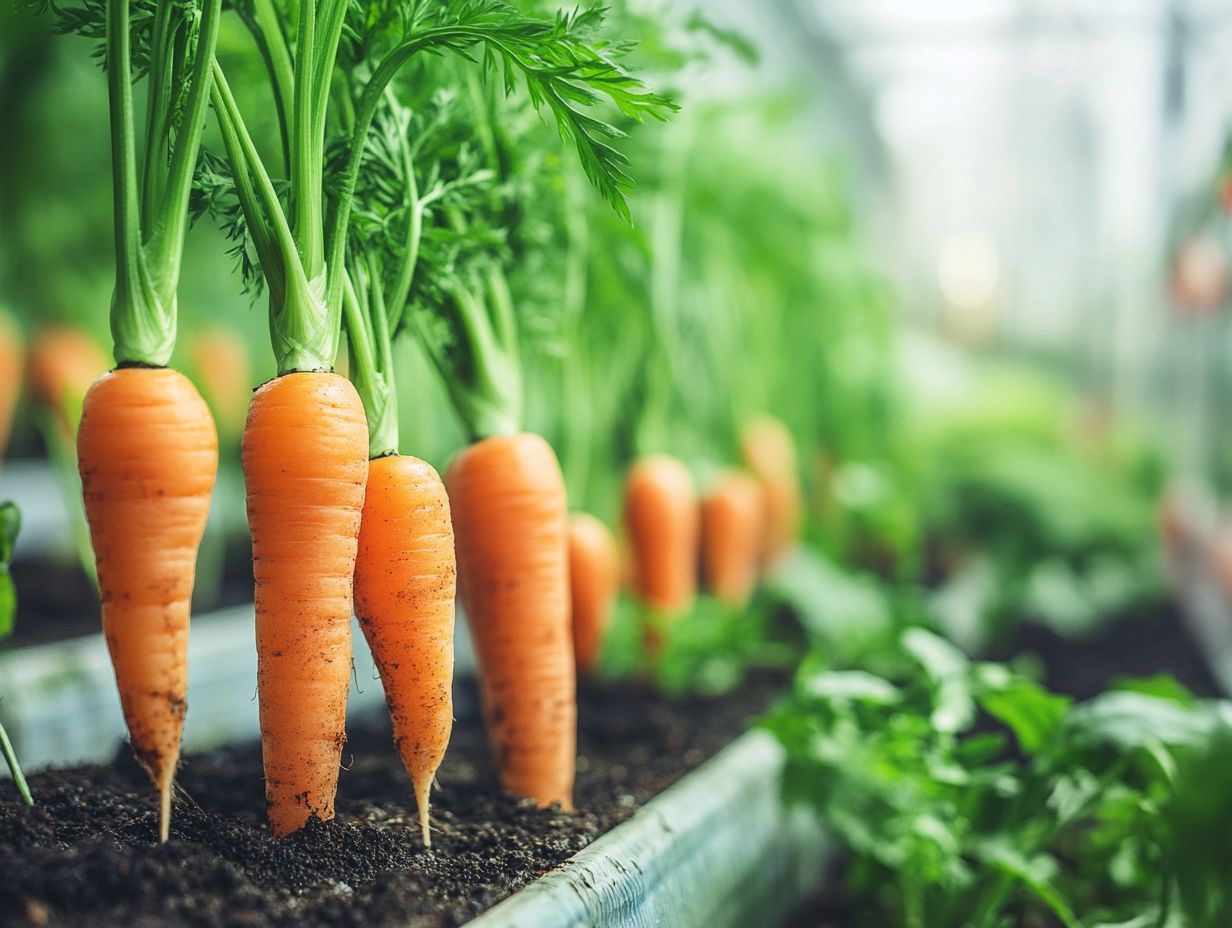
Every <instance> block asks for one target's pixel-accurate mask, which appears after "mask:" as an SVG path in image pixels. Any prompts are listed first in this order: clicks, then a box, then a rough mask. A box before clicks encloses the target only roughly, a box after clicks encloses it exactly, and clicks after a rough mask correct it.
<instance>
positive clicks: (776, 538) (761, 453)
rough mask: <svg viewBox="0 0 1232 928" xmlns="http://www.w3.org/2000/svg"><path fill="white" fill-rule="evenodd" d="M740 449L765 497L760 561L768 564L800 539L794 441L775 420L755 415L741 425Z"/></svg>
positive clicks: (800, 501)
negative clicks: (763, 531)
mask: <svg viewBox="0 0 1232 928" xmlns="http://www.w3.org/2000/svg"><path fill="white" fill-rule="evenodd" d="M740 450H741V455H742V457H743V458H744V463H745V465H746V466H747V467H748V468H749V470H750V471H752V472H753V474H754V476H756V477H757V479H758V480H759V481H760V482H761V486H762V494H763V497H764V499H765V534H764V543H763V552H762V562H763V564H766V565H769V564H772V563H773V562H774V561H776V560H777V559H778V558H779V557H780V556H781V555H782V554H783V553H784V552H786V551H787V550H788V549H790V548H791V547H793V546H794V545H795V544H796V542H797V541H799V539H800V527H801V522H802V515H803V513H802V509H803V505H804V503H803V495H804V494H803V491H802V490H801V488H800V473H799V465H798V463H797V460H796V443H795V440H794V439H793V438H792V436H791V432H789V431H788V430H787V426H785V425H784V424H783V423H782V422H780V421H779V420H778V419H775V418H774V417H773V416H758V417H757V418H755V419H752V420H750V421H749V422H748V423H747V424H746V425H745V427H744V429H743V431H742V433H741V436H740Z"/></svg>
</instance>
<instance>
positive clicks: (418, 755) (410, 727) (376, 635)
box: [355, 455, 457, 847]
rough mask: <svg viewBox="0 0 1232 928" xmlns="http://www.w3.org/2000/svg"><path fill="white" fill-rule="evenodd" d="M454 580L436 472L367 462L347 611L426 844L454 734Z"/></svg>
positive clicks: (401, 459)
mask: <svg viewBox="0 0 1232 928" xmlns="http://www.w3.org/2000/svg"><path fill="white" fill-rule="evenodd" d="M456 574H457V571H456V569H455V564H454V546H453V526H452V525H451V523H450V516H449V498H448V497H447V496H446V495H445V485H444V484H443V483H441V478H440V477H439V476H438V475H437V473H436V470H435V469H434V468H433V467H432V465H431V464H427V463H425V462H424V461H421V460H419V459H418V458H413V457H405V456H403V455H389V456H387V457H381V458H376V459H374V460H373V461H371V462H370V464H369V465H368V490H367V493H366V494H365V496H364V512H363V521H362V524H361V525H360V529H359V553H358V556H357V558H356V561H355V613H356V615H358V616H359V624H360V627H361V628H363V630H364V637H366V638H367V639H368V644H369V645H370V646H371V648H372V656H373V658H374V659H375V660H376V665H377V668H378V669H379V670H380V672H381V681H382V682H383V683H384V686H385V701H386V703H387V704H388V705H389V714H390V716H391V718H392V719H393V727H394V743H395V744H396V745H397V747H398V753H399V754H401V755H402V763H403V765H404V766H405V767H406V771H407V773H408V774H410V777H411V785H412V787H413V788H414V791H415V804H416V806H417V807H418V809H419V825H420V828H421V830H422V832H423V842H424V845H425V846H426V847H431V846H432V838H431V835H430V834H429V831H428V794H429V791H430V789H431V788H432V780H433V777H435V776H436V771H437V768H438V767H440V765H441V760H442V759H443V758H444V756H445V748H446V747H448V745H449V734H450V732H451V731H452V730H453V621H454V590H455V586H456Z"/></svg>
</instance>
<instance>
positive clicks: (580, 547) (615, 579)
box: [569, 512, 620, 674]
mask: <svg viewBox="0 0 1232 928" xmlns="http://www.w3.org/2000/svg"><path fill="white" fill-rule="evenodd" d="M619 590H620V556H619V553H618V551H617V549H616V539H615V538H613V537H612V532H611V530H610V529H608V527H607V526H606V525H604V524H603V523H602V522H600V521H599V520H598V519H596V518H595V517H594V516H592V515H590V514H588V513H585V512H578V513H574V514H573V515H572V516H570V518H569V599H570V607H571V612H572V616H573V651H574V657H575V660H576V662H577V669H578V673H580V674H591V673H593V672H594V670H595V665H596V664H597V663H598V660H599V651H600V649H601V647H602V645H603V635H604V632H606V631H607V626H608V623H609V622H610V621H611V617H612V610H613V608H614V607H615V605H616V596H617V593H618V592H619Z"/></svg>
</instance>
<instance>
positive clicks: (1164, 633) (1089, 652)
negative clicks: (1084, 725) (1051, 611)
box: [988, 600, 1223, 700]
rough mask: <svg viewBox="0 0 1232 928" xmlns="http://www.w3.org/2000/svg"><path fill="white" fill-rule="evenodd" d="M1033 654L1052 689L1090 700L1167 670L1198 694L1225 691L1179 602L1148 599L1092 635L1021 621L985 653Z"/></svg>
mask: <svg viewBox="0 0 1232 928" xmlns="http://www.w3.org/2000/svg"><path fill="white" fill-rule="evenodd" d="M1023 655H1031V656H1034V657H1035V658H1037V659H1038V660H1039V662H1040V665H1041V667H1042V669H1043V681H1042V682H1043V683H1045V684H1046V685H1047V686H1048V687H1049V688H1050V689H1052V690H1054V691H1056V692H1060V693H1065V694H1067V695H1069V696H1073V697H1074V698H1076V699H1080V700H1081V699H1091V698H1092V697H1094V696H1098V695H1099V694H1100V693H1102V692H1104V691H1105V690H1107V689H1108V688H1109V687H1110V686H1111V685H1112V684H1114V683H1116V682H1117V681H1118V680H1120V679H1123V678H1125V677H1150V676H1154V675H1156V674H1168V675H1170V676H1173V677H1175V678H1176V680H1177V681H1178V682H1180V683H1182V684H1184V685H1185V686H1186V687H1188V688H1189V689H1190V690H1191V691H1193V692H1194V693H1195V694H1196V695H1198V696H1202V697H1211V698H1214V697H1219V696H1222V695H1223V692H1222V691H1221V689H1220V687H1219V683H1218V682H1217V681H1216V680H1215V678H1214V676H1213V675H1212V674H1211V670H1210V666H1209V665H1208V664H1207V662H1206V659H1205V658H1204V657H1203V655H1202V650H1201V648H1200V647H1199V646H1198V644H1197V642H1195V641H1194V639H1193V637H1192V636H1191V635H1190V634H1189V630H1188V629H1187V628H1186V627H1185V620H1184V618H1183V617H1182V616H1181V611H1180V607H1179V606H1178V605H1177V604H1176V603H1174V602H1172V601H1170V600H1163V601H1160V602H1155V603H1149V604H1146V605H1144V606H1141V607H1139V608H1137V609H1134V610H1133V611H1131V612H1128V613H1126V614H1125V615H1122V616H1117V617H1116V618H1114V619H1113V620H1112V621H1110V622H1108V623H1107V624H1105V625H1103V626H1101V627H1100V628H1099V629H1097V630H1096V631H1095V632H1093V633H1092V634H1090V635H1087V636H1084V637H1081V638H1067V637H1065V636H1063V635H1060V634H1058V633H1057V632H1055V631H1053V630H1052V629H1051V628H1049V627H1047V626H1046V625H1043V624H1041V623H1038V622H1032V621H1027V622H1023V623H1021V624H1019V625H1018V626H1017V627H1016V628H1015V629H1014V631H1013V633H1012V635H1011V637H1010V638H1009V640H1007V641H1006V642H1004V643H1003V644H1001V645H999V646H998V647H996V648H995V649H994V650H993V652H992V653H990V654H989V655H988V657H989V658H991V659H993V660H1002V661H1004V660H1009V659H1011V658H1015V657H1021V656H1023Z"/></svg>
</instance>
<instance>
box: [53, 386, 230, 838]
mask: <svg viewBox="0 0 1232 928" xmlns="http://www.w3.org/2000/svg"><path fill="white" fill-rule="evenodd" d="M77 458H78V467H79V469H80V473H81V485H82V492H83V497H84V500H85V509H86V518H87V519H88V521H89V525H90V540H91V542H92V544H93V547H94V553H95V558H96V563H97V565H98V584H99V591H100V593H101V596H102V612H103V635H104V637H105V638H106V640H107V649H108V651H109V652H110V653H111V662H112V664H113V666H114V667H115V676H116V685H117V686H118V688H119V691H120V704H121V706H122V707H123V710H124V720H125V722H126V723H127V725H128V732H129V737H130V739H131V740H132V745H133V750H134V751H135V752H136V753H137V757H138V758H139V759H140V761H141V763H142V765H143V766H144V767H145V768H146V770H147V771H148V772H149V774H150V778H151V779H152V780H153V782H154V785H155V786H156V787H157V788H158V792H159V799H160V815H159V836H160V839H161V840H162V841H166V840H167V834H168V829H169V826H170V808H171V781H172V779H173V777H174V776H175V768H176V764H177V763H178V761H179V756H180V734H181V732H182V730H183V726H184V712H185V699H186V697H187V690H188V615H189V604H190V600H191V598H192V589H193V580H194V575H195V569H196V560H197V547H198V545H200V543H201V536H202V534H203V532H204V531H205V520H206V516H207V515H208V514H209V508H210V493H211V491H212V490H213V488H214V477H215V473H216V471H217V468H218V439H217V437H216V434H215V431H214V422H213V419H211V417H210V411H209V409H208V408H207V407H206V405H205V402H204V401H203V400H202V399H201V397H200V395H199V394H198V393H197V391H196V388H195V387H193V385H192V383H190V382H189V380H188V379H187V378H185V377H184V376H183V375H181V374H179V373H177V372H175V371H173V370H169V369H167V368H121V369H118V370H116V371H113V372H111V373H108V374H104V375H103V376H102V377H100V378H99V379H98V380H97V381H95V383H94V385H93V386H92V387H90V389H89V392H87V393H86V396H85V402H84V404H83V408H82V417H81V427H80V428H79V429H78V432H77Z"/></svg>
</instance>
